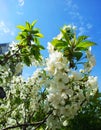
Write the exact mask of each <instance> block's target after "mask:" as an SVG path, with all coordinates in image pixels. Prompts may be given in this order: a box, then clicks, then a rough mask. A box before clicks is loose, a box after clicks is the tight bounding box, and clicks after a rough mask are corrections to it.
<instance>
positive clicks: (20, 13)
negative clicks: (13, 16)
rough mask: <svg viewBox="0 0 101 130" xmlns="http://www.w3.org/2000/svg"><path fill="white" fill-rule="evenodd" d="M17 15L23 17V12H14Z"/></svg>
mask: <svg viewBox="0 0 101 130" xmlns="http://www.w3.org/2000/svg"><path fill="white" fill-rule="evenodd" d="M16 13H17V14H18V15H23V14H24V13H23V12H21V11H17V12H16Z"/></svg>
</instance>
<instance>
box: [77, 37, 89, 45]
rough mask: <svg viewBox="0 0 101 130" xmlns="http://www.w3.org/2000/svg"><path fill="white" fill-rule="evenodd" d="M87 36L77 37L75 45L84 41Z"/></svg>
mask: <svg viewBox="0 0 101 130" xmlns="http://www.w3.org/2000/svg"><path fill="white" fill-rule="evenodd" d="M88 37H89V36H86V35H82V36H79V37H78V39H77V44H79V43H80V42H82V41H84V40H86V39H87V38H88Z"/></svg>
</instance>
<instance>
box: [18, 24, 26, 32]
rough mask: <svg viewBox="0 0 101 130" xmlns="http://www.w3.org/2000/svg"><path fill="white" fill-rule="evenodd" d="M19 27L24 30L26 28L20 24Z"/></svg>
mask: <svg viewBox="0 0 101 130" xmlns="http://www.w3.org/2000/svg"><path fill="white" fill-rule="evenodd" d="M17 28H19V29H20V30H22V31H23V30H24V29H25V27H24V26H22V25H18V26H17Z"/></svg>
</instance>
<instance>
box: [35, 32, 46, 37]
mask: <svg viewBox="0 0 101 130" xmlns="http://www.w3.org/2000/svg"><path fill="white" fill-rule="evenodd" d="M34 36H36V37H40V38H43V37H44V36H43V34H41V33H36V34H34Z"/></svg>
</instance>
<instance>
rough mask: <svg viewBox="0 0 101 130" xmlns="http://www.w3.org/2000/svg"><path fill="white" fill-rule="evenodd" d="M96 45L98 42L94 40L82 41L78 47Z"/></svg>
mask: <svg viewBox="0 0 101 130" xmlns="http://www.w3.org/2000/svg"><path fill="white" fill-rule="evenodd" d="M94 45H96V43H94V42H91V41H83V42H80V43H79V44H78V45H77V46H76V47H77V48H78V47H80V48H85V49H86V48H88V47H90V46H94Z"/></svg>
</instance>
